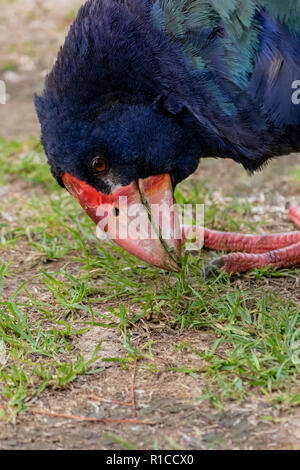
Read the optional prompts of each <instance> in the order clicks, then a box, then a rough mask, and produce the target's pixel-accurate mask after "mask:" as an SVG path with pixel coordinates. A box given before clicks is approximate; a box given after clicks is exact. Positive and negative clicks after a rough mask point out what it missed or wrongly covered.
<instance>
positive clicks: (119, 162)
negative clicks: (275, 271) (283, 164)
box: [35, 0, 300, 272]
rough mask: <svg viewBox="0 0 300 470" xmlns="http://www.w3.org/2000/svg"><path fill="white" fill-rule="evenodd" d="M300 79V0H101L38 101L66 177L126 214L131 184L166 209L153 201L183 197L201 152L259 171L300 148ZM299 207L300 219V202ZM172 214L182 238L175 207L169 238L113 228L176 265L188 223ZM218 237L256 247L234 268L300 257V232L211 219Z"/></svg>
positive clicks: (135, 195)
mask: <svg viewBox="0 0 300 470" xmlns="http://www.w3.org/2000/svg"><path fill="white" fill-rule="evenodd" d="M299 79H300V0H285V1H284V2H283V1H281V0H154V1H152V0H90V1H88V2H87V3H86V4H85V5H84V6H83V7H82V8H81V9H80V11H79V14H78V17H77V18H76V20H75V21H74V23H73V25H72V27H71V29H70V32H69V34H68V36H67V38H66V41H65V44H64V46H63V47H62V49H61V51H60V53H59V55H58V58H57V61H56V63H55V65H54V67H53V70H52V71H51V73H50V74H49V75H48V77H47V79H46V82H45V87H44V91H43V93H42V96H40V97H36V101H35V103H36V108H37V113H38V116H39V119H40V122H41V127H42V143H43V145H44V148H45V152H46V154H47V157H48V161H49V164H50V167H51V171H52V173H53V175H54V177H55V178H56V179H57V181H58V182H59V183H60V184H61V185H62V186H64V187H65V188H66V189H68V190H69V192H70V193H72V194H73V195H74V196H75V197H76V198H77V199H78V200H79V202H80V203H81V205H82V207H83V208H84V209H85V210H86V212H87V213H88V214H89V216H90V217H91V218H92V219H93V220H94V221H95V222H96V223H98V222H101V220H102V219H103V217H104V215H105V217H106V219H107V221H108V222H109V223H110V222H113V220H114V219H118V221H119V223H120V226H122V227H123V228H124V225H126V224H128V222H129V221H130V220H131V219H130V216H128V214H123V209H122V206H121V204H120V197H122V198H125V197H127V200H128V207H127V209H128V208H129V209H130V208H131V207H132V206H133V205H134V204H135V203H140V204H142V207H143V208H144V214H146V215H147V220H148V221H150V222H151V223H152V214H151V210H152V205H153V204H158V203H159V202H163V203H164V204H166V205H167V206H171V204H172V203H173V189H174V187H175V186H176V185H177V184H178V183H179V182H180V181H182V180H183V179H185V178H186V177H188V176H189V175H190V174H192V173H193V172H194V171H195V170H196V168H197V166H198V164H199V161H200V159H201V158H204V157H208V156H209V157H218V158H232V159H233V160H235V161H236V162H238V163H240V164H242V165H243V166H244V167H245V169H246V170H248V171H249V172H254V171H255V170H257V169H259V168H261V167H262V165H264V164H265V163H266V162H267V161H268V160H269V159H270V158H272V157H276V156H280V155H283V154H288V153H291V152H294V151H299V150H300V132H299V124H300V106H299V104H298V103H299V102H300V99H299V95H300V93H299V90H298V88H297V87H298V86H299V83H300V82H299ZM99 208H100V209H101V208H105V211H104V212H101V214H100V213H99ZM99 214H100V215H99ZM290 218H291V219H292V220H294V221H295V222H296V223H297V224H298V225H300V211H299V210H298V209H297V208H294V207H292V208H290ZM109 223H108V225H107V226H106V228H105V229H106V230H107V231H108V234H110V229H109V228H107V227H108V226H109ZM168 223H169V225H170V227H171V232H170V233H171V236H170V237H169V238H164V237H162V236H161V230H160V229H161V227H160V224H161V220H160V222H159V223H158V224H156V226H155V227H154V229H155V230H154V231H155V233H157V234H158V236H157V237H156V238H155V237H153V239H152V238H151V239H147V236H145V237H144V239H139V240H136V239H135V237H134V236H132V235H130V234H129V235H128V234H127V236H126V237H121V236H120V234H119V232H118V233H117V234H116V235H115V236H114V237H113V236H112V238H113V239H114V240H115V242H116V243H118V244H119V245H120V246H122V247H124V248H125V249H127V250H128V251H130V252H131V253H133V254H135V255H136V256H137V257H139V258H141V259H143V260H145V261H148V262H149V263H151V264H153V265H155V266H158V267H161V268H165V269H169V270H174V271H176V270H178V269H179V268H180V249H181V243H183V242H184V240H185V236H182V238H181V239H180V237H175V235H174V234H175V228H176V224H177V219H176V216H173V217H171V218H170V219H169V222H168ZM152 225H155V224H154V222H153V224H152ZM147 230H148V229H147ZM147 233H148V232H147V231H146V234H147ZM204 242H205V246H207V247H208V248H212V249H215V250H217V249H224V248H227V249H228V251H243V252H248V253H252V254H246V253H233V254H230V255H228V256H225V257H223V258H221V259H220V260H218V262H217V263H216V264H217V265H218V266H219V267H221V268H222V269H225V270H226V271H228V272H234V271H246V270H248V269H249V268H253V267H259V266H267V265H273V266H286V267H287V266H291V265H294V264H298V263H300V232H292V233H290V234H282V235H270V236H264V237H256V236H243V235H239V234H223V233H219V232H214V231H209V230H205V231H204Z"/></svg>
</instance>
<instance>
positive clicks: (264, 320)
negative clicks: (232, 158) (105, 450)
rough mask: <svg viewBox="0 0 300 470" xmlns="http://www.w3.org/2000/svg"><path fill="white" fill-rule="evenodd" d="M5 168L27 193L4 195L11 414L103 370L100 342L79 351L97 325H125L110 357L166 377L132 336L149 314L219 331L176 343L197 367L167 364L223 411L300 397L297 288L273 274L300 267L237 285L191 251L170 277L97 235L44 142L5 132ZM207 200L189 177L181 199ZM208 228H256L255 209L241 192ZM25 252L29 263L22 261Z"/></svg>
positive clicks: (5, 382)
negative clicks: (118, 350) (286, 288)
mask: <svg viewBox="0 0 300 470" xmlns="http://www.w3.org/2000/svg"><path fill="white" fill-rule="evenodd" d="M0 164H1V168H2V174H1V184H2V185H10V187H11V189H12V190H13V189H16V190H17V188H18V185H19V184H20V183H21V182H22V188H23V189H22V191H21V193H20V194H19V195H14V194H13V191H9V194H8V195H6V199H5V200H3V198H2V199H1V202H0V211H5V213H8V214H9V215H10V216H12V217H13V219H12V221H11V222H10V221H5V222H4V223H2V224H1V225H0V246H1V253H2V255H1V257H0V294H1V302H0V310H1V314H0V341H2V343H0V344H2V350H3V345H5V350H6V358H5V360H4V361H2V365H0V393H1V397H2V402H3V403H4V406H3V408H1V410H0V414H1V416H2V417H3V418H4V419H14V417H15V416H16V413H18V412H20V411H23V410H25V409H26V406H28V404H29V403H30V401H31V400H32V398H33V397H36V396H37V395H39V394H41V393H42V392H43V391H44V390H45V389H46V388H47V387H51V388H54V389H58V388H61V387H65V386H67V384H68V383H70V382H72V381H73V380H75V379H76V377H78V376H79V375H82V374H90V373H97V374H100V375H101V373H102V369H101V368H100V369H98V370H96V371H95V370H93V363H94V361H95V360H96V359H97V358H98V356H100V357H101V338H99V345H98V346H97V348H96V349H95V351H94V354H93V356H92V358H89V359H87V358H85V357H83V356H82V355H80V354H78V353H76V341H77V339H78V337H80V336H82V335H84V334H85V333H86V332H87V331H89V330H91V329H93V328H97V327H99V326H101V327H105V328H115V329H118V330H119V333H120V334H119V337H120V342H121V344H122V346H123V348H124V351H125V354H124V356H122V357H121V358H120V357H111V358H106V359H105V361H106V362H107V361H108V362H119V363H120V364H121V366H122V367H124V368H127V367H128V366H129V364H131V363H132V362H133V360H134V357H137V359H138V360H139V363H140V365H141V367H143V368H144V369H145V370H147V371H148V373H149V374H153V376H154V379H155V376H156V374H158V373H159V372H160V369H159V365H158V364H157V361H156V353H155V352H154V350H155V347H154V346H155V342H153V341H147V342H145V343H144V344H142V345H139V347H138V348H137V347H136V346H135V345H134V342H133V341H132V338H131V331H132V329H134V328H138V326H139V322H140V321H141V320H142V319H147V318H148V317H149V316H150V317H155V318H160V319H163V320H164V321H165V322H166V323H168V324H169V325H171V326H173V327H174V328H177V329H179V330H181V331H182V332H183V331H184V332H186V333H187V334H188V332H189V331H190V330H195V331H197V332H198V334H199V339H200V337H201V334H206V335H209V337H211V339H212V344H211V346H210V347H207V349H206V350H200V349H199V350H198V349H197V348H195V347H194V346H192V345H191V344H189V342H187V341H181V340H180V339H177V340H176V342H175V343H174V345H173V346H170V347H171V349H172V348H174V352H175V351H176V350H181V351H186V352H188V353H189V354H192V355H193V357H194V358H195V364H196V363H197V364H198V363H199V358H200V359H201V367H199V366H197V367H195V366H194V365H193V363H191V364H189V365H188V366H187V364H185V363H182V364H180V363H178V364H176V365H174V367H171V368H170V371H169V373H170V374H180V375H182V380H183V381H184V378H185V376H186V375H188V376H190V377H192V378H193V379H194V380H195V381H197V380H198V378H199V377H200V376H201V377H202V378H204V381H205V387H204V389H203V392H202V395H201V396H199V400H210V402H211V403H212V404H213V405H215V406H217V407H222V406H223V405H224V403H225V402H226V401H227V400H232V399H235V400H240V399H244V398H247V397H250V396H253V395H260V396H266V397H268V399H270V400H273V401H275V402H276V403H279V404H285V405H299V404H300V394H299V383H298V380H299V373H300V364H299V363H298V362H300V361H298V348H299V350H300V346H299V345H300V306H299V305H297V304H296V303H295V302H293V299H292V294H291V295H290V296H287V295H286V294H284V293H282V294H280V292H279V293H278V292H277V287H276V286H274V287H273V288H272V279H276V278H277V277H278V276H280V277H282V278H283V281H282V282H284V279H291V280H292V279H293V278H294V277H295V276H299V271H297V270H277V271H269V270H266V269H264V270H256V271H253V272H251V273H250V274H248V275H247V276H244V277H241V278H240V279H239V280H238V282H237V279H236V278H234V279H232V278H231V277H230V276H228V275H226V274H224V273H222V274H216V275H213V276H212V277H210V278H209V279H207V280H206V281H205V282H204V281H203V280H202V279H201V277H200V273H201V271H202V268H203V263H204V262H205V261H204V258H203V256H204V255H203V254H202V253H201V254H199V256H191V255H189V254H187V255H185V257H184V260H183V261H184V262H183V265H184V269H183V271H182V273H180V274H177V275H175V274H169V275H168V274H166V273H164V272H162V271H160V270H158V269H156V268H152V267H150V266H146V265H144V264H143V263H142V262H140V261H137V260H136V259H135V258H134V257H132V256H131V255H129V254H128V253H125V252H124V251H123V250H122V249H121V248H119V247H117V246H105V245H103V244H100V243H99V242H98V241H97V240H96V238H95V235H94V227H93V224H92V222H91V221H90V220H89V219H88V217H87V216H86V215H85V214H84V213H83V212H82V211H81V210H80V208H79V206H78V203H77V202H76V201H75V200H73V199H72V198H71V197H70V196H69V195H68V194H67V193H66V192H65V191H63V190H62V189H61V188H60V187H59V186H58V185H57V184H56V183H55V182H54V180H53V179H52V177H51V176H50V174H49V169H48V166H47V164H46V163H45V160H44V157H43V155H42V152H41V147H40V144H39V142H37V141H35V140H31V141H30V142H27V143H26V144H22V145H21V144H20V143H18V142H5V141H4V140H3V139H0ZM23 183H25V189H24V184H23ZM211 197H212V194H211V191H210V190H209V188H208V184H207V183H204V184H203V185H202V186H200V188H195V187H192V186H191V184H190V183H185V184H184V185H182V186H181V188H180V189H179V190H177V200H178V202H191V201H192V202H194V203H195V202H197V203H203V202H204V201H205V200H208V201H210V200H211ZM206 224H207V225H209V226H211V227H214V228H223V229H225V230H239V229H240V227H243V228H245V227H246V228H247V229H250V230H252V231H254V230H255V229H256V225H253V224H252V223H251V213H250V209H249V207H248V205H247V204H246V203H245V204H240V203H239V202H238V201H237V200H234V199H233V200H232V202H231V203H230V204H228V205H226V208H225V206H224V209H222V210H221V211H220V212H218V211H217V210H216V209H215V208H214V207H213V205H210V206H208V210H207V213H206ZM23 257H25V259H27V261H26V262H25V264H23V265H21V266H20V265H19V259H22V258H23ZM26 257H27V258H26ZM1 259H2V261H1ZM57 263H59V264H57ZM265 277H268V278H269V280H270V283H269V284H271V287H270V286H269V285H268V284H267V283H264V282H263V279H264V278H265ZM8 289H9V291H8ZM8 292H9V294H8ZM103 312H105V313H103ZM2 350H1V351H2ZM2 355H3V354H2ZM0 356H1V354H0ZM299 357H300V354H299ZM115 440H117V437H116V436H115ZM123 445H124V446H125V447H126V446H127V447H128V448H129V446H131V444H129V443H126V442H125V441H124V442H123Z"/></svg>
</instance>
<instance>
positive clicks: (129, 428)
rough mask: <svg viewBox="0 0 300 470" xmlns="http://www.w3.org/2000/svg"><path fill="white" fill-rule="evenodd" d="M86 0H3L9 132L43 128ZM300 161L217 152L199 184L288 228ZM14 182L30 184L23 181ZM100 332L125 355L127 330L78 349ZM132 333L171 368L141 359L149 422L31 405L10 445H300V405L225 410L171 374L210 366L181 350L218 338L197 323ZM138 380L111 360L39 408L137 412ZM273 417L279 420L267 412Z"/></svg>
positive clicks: (5, 438) (3, 434)
mask: <svg viewBox="0 0 300 470" xmlns="http://www.w3.org/2000/svg"><path fill="white" fill-rule="evenodd" d="M80 3H81V2H79V1H75V0H74V1H73V0H65V1H64V0H43V1H42V0H41V1H39V0H26V1H25V0H23V1H19V0H15V1H12V2H8V1H3V0H2V1H1V0H0V5H1V10H0V51H1V60H0V73H1V75H0V79H2V80H5V82H6V84H7V92H8V101H7V104H6V105H5V106H0V134H1V135H3V137H5V138H7V139H10V138H17V139H19V140H22V139H26V138H27V137H29V136H31V135H35V136H37V135H38V134H39V125H38V122H37V118H36V115H35V111H34V107H33V101H32V97H33V94H34V93H36V92H39V91H40V90H41V88H42V83H43V79H44V77H45V75H46V73H47V71H48V70H49V68H50V67H51V65H52V63H53V60H54V58H55V55H56V52H57V50H58V47H59V45H60V44H61V43H62V41H63V38H64V36H65V33H66V31H67V29H68V27H69V24H70V21H71V18H72V17H73V14H74V11H76V8H77V6H78V5H79V4H80ZM299 163H300V157H299V155H294V156H289V157H284V158H282V159H280V160H277V161H274V162H272V163H271V164H270V165H269V166H268V168H266V169H265V170H264V172H261V173H259V174H257V175H255V176H254V177H252V178H249V177H248V176H247V175H246V174H245V172H244V170H243V169H241V168H240V167H238V166H237V165H235V164H233V163H232V162H231V161H228V162H222V163H221V162H216V161H214V160H209V161H206V162H205V163H204V164H203V165H201V166H200V169H199V170H198V172H197V174H196V175H194V176H193V177H192V178H193V179H198V180H199V182H200V181H202V179H208V180H209V181H210V184H211V187H212V188H213V189H215V191H216V194H217V192H218V191H219V190H220V189H222V191H223V192H224V193H227V194H229V195H238V196H240V197H245V198H249V197H259V198H263V202H264V203H265V205H266V207H268V210H269V212H271V213H273V214H274V217H273V220H274V223H273V224H270V226H269V227H268V229H270V230H283V229H286V228H291V225H290V224H288V223H287V222H286V221H285V212H284V209H285V207H284V206H285V203H286V202H287V201H288V200H295V201H297V200H298V202H300V189H299V185H298V184H297V183H296V182H295V181H294V180H293V179H292V178H291V177H290V170H291V168H292V167H293V166H295V165H299ZM23 189H24V188H23ZM7 190H8V191H16V192H17V193H18V191H21V189H20V187H19V188H17V189H16V188H15V187H13V185H12V186H11V187H8V188H7ZM23 195H24V192H23ZM257 217H259V214H257ZM29 255H30V254H29V253H28V254H27V256H29ZM24 259H26V253H25V254H24ZM31 262H32V259H31ZM35 269H38V268H37V267H36V268H34V267H32V265H30V264H29V265H28V264H26V262H23V261H21V262H20V263H19V269H17V270H16V282H19V283H21V282H22V280H23V279H26V278H27V277H30V276H32V274H33V273H34V272H35V271H34V270H35ZM57 269H59V266H58V267H57ZM260 282H261V283H265V285H267V284H268V283H270V282H272V283H273V288H274V286H275V288H276V283H277V285H278V289H280V290H281V292H283V291H284V292H285V295H286V297H287V298H291V299H293V300H294V301H295V299H297V298H298V301H299V284H298V283H297V280H293V281H291V279H287V280H285V279H274V280H271V281H270V280H269V279H266V280H261V281H260ZM35 287H36V288H37V289H41V287H40V286H35ZM6 289H7V293H6V295H9V286H7V287H6ZM41 292H42V291H41ZM297 296H298V297H297ZM33 315H34V312H33ZM94 331H95V330H93V332H94ZM100 337H102V338H103V340H104V343H103V349H102V354H104V355H105V354H107V356H109V357H113V356H118V357H121V356H122V354H123V352H122V347H121V345H120V341H119V332H118V331H115V330H108V331H107V329H105V328H101V327H99V328H98V330H97V334H95V333H88V334H86V335H83V336H81V337H80V339H79V340H78V344H77V348H78V351H81V352H82V353H83V354H89V353H91V351H93V349H94V348H95V346H96V344H97V342H98V341H99V338H100ZM132 337H133V341H136V342H137V343H139V342H142V341H145V340H146V339H149V340H150V339H151V340H152V341H156V343H155V345H154V346H153V352H154V354H155V356H156V364H158V365H159V369H160V370H161V373H160V374H158V375H156V376H153V375H151V374H149V373H148V372H147V371H146V370H145V369H144V368H143V369H141V368H139V364H138V365H137V370H136V379H135V393H136V406H137V415H138V419H139V420H141V421H145V422H147V423H148V424H138V423H137V424H132V423H130V422H129V423H115V424H112V423H103V422H98V423H97V422H86V421H84V422H81V421H72V420H66V419H64V418H63V417H58V416H53V417H49V416H43V415H41V416H38V415H31V414H29V413H23V414H20V415H19V416H18V418H17V422H16V424H15V425H13V424H7V423H5V422H0V448H2V449H14V448H20V449H85V448H86V449H114V448H122V447H123V445H122V443H121V442H116V438H115V435H118V436H122V438H123V439H125V440H126V441H128V442H130V443H132V445H133V446H134V447H135V448H153V447H154V446H155V445H157V446H158V447H159V448H171V447H172V446H173V447H174V446H175V447H176V446H179V447H180V448H185V449H211V448H216V449H229V448H230V449H232V448H233V449H254V448H255V449H265V448H268V449H274V448H275V449H295V448H299V447H300V409H299V408H292V409H290V410H289V409H282V408H280V407H278V406H276V405H272V404H271V403H270V402H269V401H268V400H267V399H263V398H262V397H260V398H257V397H253V399H249V400H248V401H246V402H245V401H244V402H238V403H237V402H228V403H227V404H226V405H225V408H224V409H223V410H221V411H220V410H218V409H216V408H214V407H212V406H211V405H210V404H209V402H208V401H207V400H206V401H203V402H201V401H198V400H197V398H198V397H199V396H200V395H201V391H202V389H203V386H204V384H203V382H202V379H201V376H198V378H197V380H195V378H194V377H192V376H188V375H180V374H177V375H174V374H171V373H170V372H169V368H170V367H174V366H175V365H176V364H181V365H182V364H187V365H188V364H189V363H190V362H193V364H195V363H196V362H195V361H197V360H198V362H199V364H198V366H200V365H201V359H200V358H199V359H197V358H196V359H195V356H194V354H193V353H192V352H190V353H186V351H185V352H183V351H180V350H177V351H176V350H175V351H174V348H173V346H174V345H175V344H177V343H179V342H184V341H185V340H186V341H188V342H189V343H190V344H192V345H195V346H197V348H198V349H200V350H201V349H202V348H203V349H204V348H205V347H207V345H209V344H211V343H212V342H213V340H212V339H211V337H210V335H205V334H203V333H201V331H194V330H190V329H188V330H185V331H184V332H183V333H180V331H179V330H178V329H176V328H171V327H170V326H168V325H167V324H165V325H164V323H163V322H160V323H158V324H157V323H155V322H151V321H149V322H148V323H147V322H141V323H139V324H137V325H136V326H135V330H134V332H133V333H132ZM131 384H132V368H131V369H130V370H126V369H123V368H122V367H121V365H120V364H119V363H113V364H111V363H109V364H108V365H107V366H106V370H105V372H104V373H102V374H101V376H100V378H99V377H97V376H95V377H94V376H93V375H91V376H82V377H80V378H78V379H76V380H75V381H74V382H73V383H72V384H71V385H68V386H66V387H65V388H64V389H60V390H59V391H55V390H50V391H47V390H46V391H45V392H44V393H43V394H42V395H41V396H39V397H38V398H37V399H36V400H35V402H34V403H33V404H34V406H35V408H37V409H48V410H52V411H54V412H55V413H57V414H67V415H77V416H85V417H91V418H98V419H101V418H115V419H126V418H129V419H130V418H131V417H132V414H131V408H130V407H129V406H127V405H122V403H124V402H126V403H128V402H130V400H131V391H130V389H131ZM120 403H121V404H120ZM263 416H269V417H271V418H272V419H270V420H264V419H262V417H263Z"/></svg>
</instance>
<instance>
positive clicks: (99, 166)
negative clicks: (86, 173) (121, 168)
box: [92, 156, 108, 173]
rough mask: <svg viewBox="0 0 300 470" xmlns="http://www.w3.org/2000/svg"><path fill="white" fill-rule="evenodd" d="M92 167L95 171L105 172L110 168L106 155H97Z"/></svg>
mask: <svg viewBox="0 0 300 470" xmlns="http://www.w3.org/2000/svg"><path fill="white" fill-rule="evenodd" d="M92 167H93V170H94V171H97V172H98V173H103V172H104V171H106V170H107V169H108V161H107V159H106V158H104V157H102V156H101V157H95V158H94V160H93V161H92Z"/></svg>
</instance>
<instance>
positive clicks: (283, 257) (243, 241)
mask: <svg viewBox="0 0 300 470" xmlns="http://www.w3.org/2000/svg"><path fill="white" fill-rule="evenodd" d="M288 217H289V220H291V221H292V222H294V223H295V224H296V225H297V226H298V227H300V207H295V206H290V207H289V212H288ZM197 231H199V232H198V233H199V234H201V235H204V247H205V248H208V249H211V250H227V251H235V252H236V253H231V254H229V255H225V256H222V257H220V258H218V259H216V260H215V261H213V262H212V264H211V265H210V267H211V268H212V269H213V268H215V267H218V268H220V269H222V270H223V271H226V272H227V273H237V272H239V273H241V272H246V271H249V270H250V269H253V268H261V267H267V266H273V267H285V268H288V267H291V266H295V265H297V264H300V231H297V232H288V233H280V234H273V235H243V234H240V233H231V232H218V231H216V230H209V229H207V228H204V229H203V228H202V227H191V226H182V243H185V242H186V241H187V239H188V237H189V235H190V234H191V233H195V232H196V233H197Z"/></svg>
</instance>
